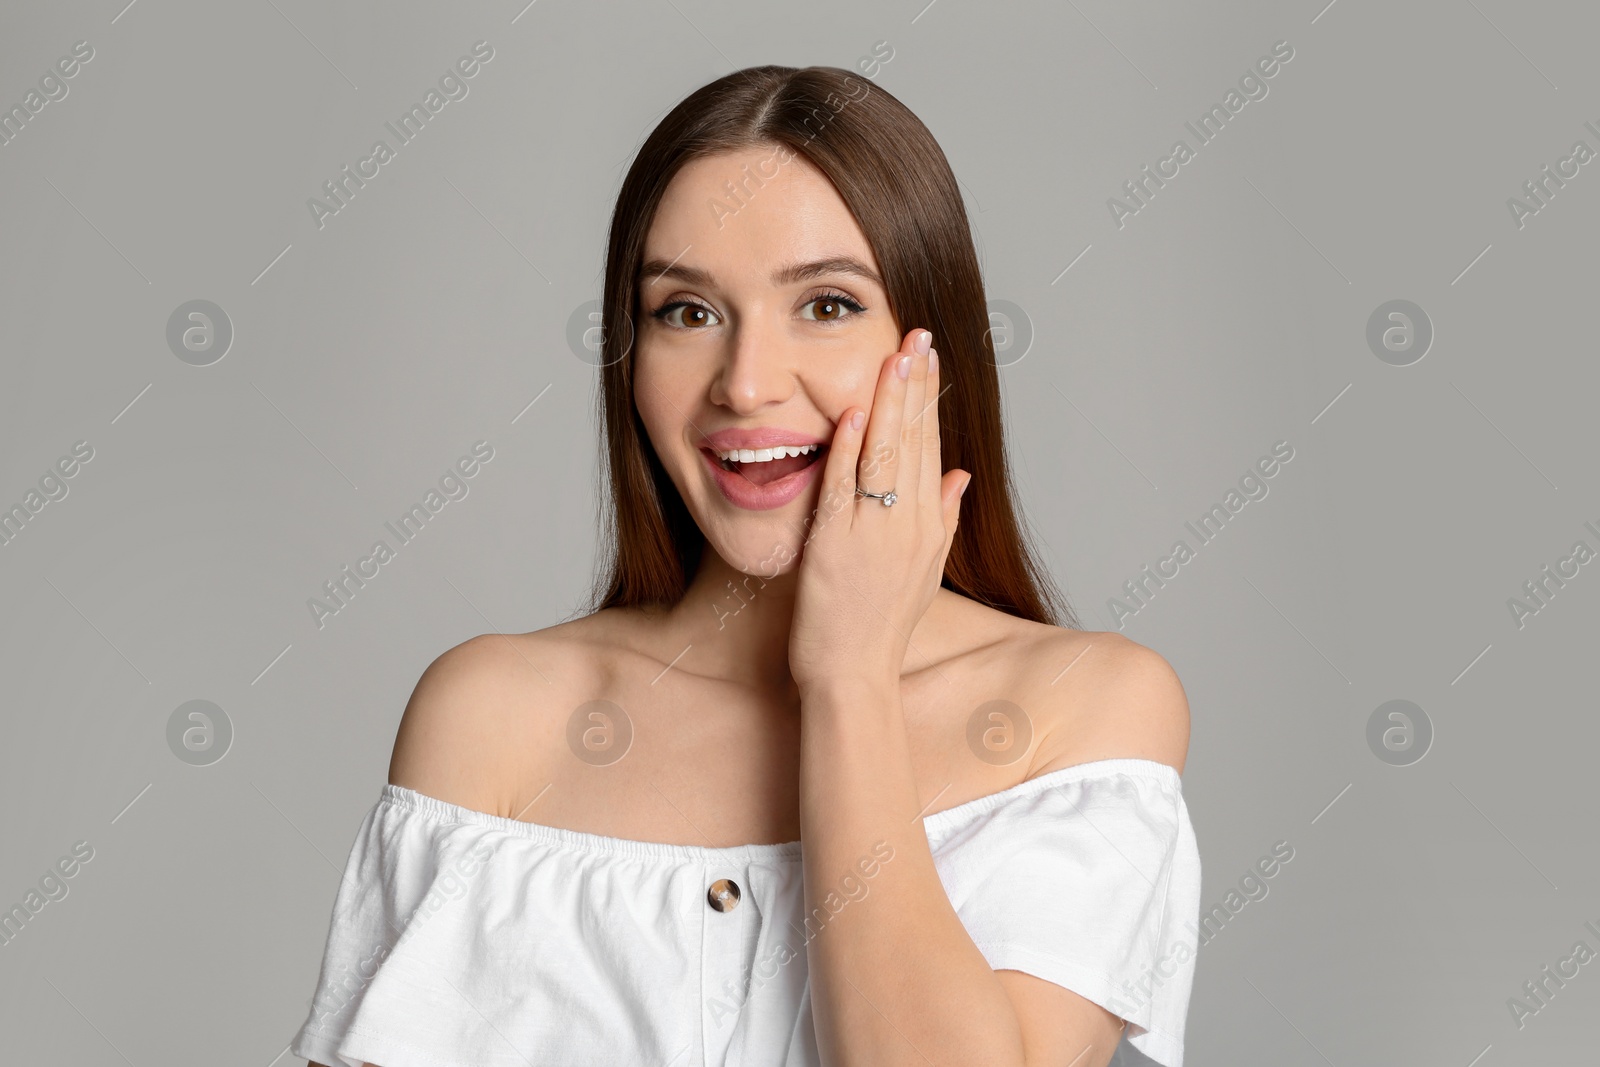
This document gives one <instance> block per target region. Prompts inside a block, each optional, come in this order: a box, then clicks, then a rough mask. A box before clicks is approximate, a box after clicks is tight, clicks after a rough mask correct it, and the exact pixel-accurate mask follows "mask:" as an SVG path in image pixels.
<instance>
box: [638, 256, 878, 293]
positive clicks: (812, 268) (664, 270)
mask: <svg viewBox="0 0 1600 1067" xmlns="http://www.w3.org/2000/svg"><path fill="white" fill-rule="evenodd" d="M829 274H850V275H854V276H855V277H858V278H864V279H866V280H867V281H869V282H872V283H873V284H874V285H876V286H878V288H880V289H882V288H885V287H884V284H883V279H882V278H880V277H878V274H877V272H876V271H874V270H873V269H872V268H871V267H868V266H867V265H866V264H865V263H863V262H861V261H860V260H859V259H856V258H854V257H853V256H830V257H829V258H827V259H817V260H812V261H811V262H809V263H791V264H789V265H788V266H787V267H780V268H778V269H777V270H775V271H773V272H772V284H773V285H793V284H795V283H796V282H803V281H809V280H811V279H812V278H821V277H823V276H825V275H829ZM647 278H648V280H649V281H652V282H653V281H657V280H659V279H662V278H676V279H678V280H679V281H681V282H683V283H684V284H686V285H696V286H704V287H706V288H711V287H712V286H714V285H715V284H716V281H715V279H714V278H713V277H712V276H711V272H710V271H708V270H705V269H703V268H701V267H691V266H687V265H685V264H683V263H679V262H677V261H676V260H672V261H668V260H665V259H651V260H647V261H646V262H645V263H644V264H642V265H641V266H640V267H639V279H640V280H641V281H644V280H646V279H647Z"/></svg>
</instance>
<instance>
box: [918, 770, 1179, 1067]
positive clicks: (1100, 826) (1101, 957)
mask: <svg viewBox="0 0 1600 1067" xmlns="http://www.w3.org/2000/svg"><path fill="white" fill-rule="evenodd" d="M1030 786H1031V787H1032V788H1029V787H1030ZM940 814H943V813H940ZM938 818H939V816H938V815H935V816H931V817H930V818H929V819H928V820H925V826H927V827H928V829H929V831H930V837H934V836H938V837H940V838H942V839H943V840H941V841H937V842H934V844H935V855H936V865H937V866H938V868H939V874H940V878H941V880H942V881H943V883H944V886H945V889H946V892H947V893H948V895H949V897H950V901H951V903H952V905H954V907H955V909H956V913H957V915H958V916H959V917H960V919H961V921H962V924H963V925H964V927H965V928H966V930H967V932H968V934H969V935H970V936H971V937H972V940H973V942H974V944H975V945H976V946H977V948H978V950H979V951H980V952H982V953H983V956H984V958H985V959H986V960H987V961H988V962H989V965H990V966H991V967H993V968H994V969H995V970H1015V971H1024V972H1026V973H1028V974H1031V975H1034V976H1036V977H1039V978H1042V979H1044V980H1046V981H1049V982H1053V983H1055V984H1056V985H1059V986H1063V987H1065V988H1067V989H1070V990H1072V991H1073V992H1075V993H1077V994H1079V995H1080V996H1083V997H1085V998H1086V999H1088V1000H1091V1001H1093V1002H1094V1003H1096V1004H1098V1005H1100V1006H1101V1007H1103V1008H1105V1009H1106V1010H1107V1011H1110V1012H1112V1013H1113V1014H1115V1015H1117V1016H1120V1017H1121V1018H1123V1019H1126V1020H1127V1022H1128V1025H1127V1029H1126V1032H1125V1037H1126V1040H1127V1042H1128V1043H1129V1044H1131V1045H1132V1046H1133V1047H1134V1048H1135V1049H1137V1050H1138V1051H1139V1052H1142V1053H1144V1054H1145V1055H1146V1056H1148V1057H1149V1058H1151V1059H1152V1060H1155V1061H1156V1062H1157V1063H1159V1064H1163V1065H1164V1067H1182V1065H1183V1031H1184V1022H1185V1019H1186V1016H1187V1014H1188V1007H1189V991H1190V987H1191V986H1192V984H1193V980H1194V969H1195V956H1196V952H1197V949H1198V943H1197V941H1196V938H1195V935H1194V930H1195V924H1196V922H1197V921H1198V919H1199V913H1200V853H1199V849H1198V847H1197V845H1196V841H1195V835H1194V828H1193V826H1192V825H1191V824H1190V821H1189V813H1188V809H1187V807H1186V806H1185V804H1184V800H1183V792H1182V785H1181V780H1180V779H1179V777H1178V773H1177V771H1176V770H1174V769H1173V768H1172V767H1169V766H1167V765H1166V764H1162V763H1156V762H1154V761H1149V760H1136V759H1124V760H1102V761H1099V762H1096V763H1089V764H1083V765H1081V766H1079V767H1069V768H1065V769H1063V770H1061V771H1057V772H1053V773H1049V774H1045V775H1041V776H1039V777H1037V778H1034V779H1030V780H1029V781H1028V782H1025V783H1023V786H1022V787H1019V788H1017V789H1013V790H1009V791H1007V793H1006V794H1001V795H999V796H998V797H997V802H996V803H993V804H991V805H987V806H984V807H983V809H982V810H981V811H980V813H979V816H978V817H977V818H972V819H964V820H961V821H958V822H957V823H955V824H954V825H953V826H952V824H949V823H946V824H943V825H941V824H938V823H935V822H934V820H937V819H938ZM929 824H933V825H929Z"/></svg>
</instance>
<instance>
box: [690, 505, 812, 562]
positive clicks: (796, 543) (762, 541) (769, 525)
mask: <svg viewBox="0 0 1600 1067" xmlns="http://www.w3.org/2000/svg"><path fill="white" fill-rule="evenodd" d="M796 503H798V501H797V502H796ZM796 514H803V513H802V512H799V511H798V509H797V511H796ZM734 524H735V525H739V526H744V527H746V528H745V529H742V530H731V529H728V528H727V526H726V525H725V526H724V527H723V529H722V530H721V531H719V533H720V536H708V537H707V538H706V547H707V548H708V549H710V550H711V551H714V552H715V553H716V554H717V555H718V556H720V557H721V558H722V560H723V561H724V562H726V563H727V564H728V566H730V567H732V568H733V569H734V570H736V571H739V572H740V573H742V574H748V575H751V576H753V577H760V578H776V577H778V576H779V575H783V574H788V573H790V572H791V571H794V570H796V569H797V568H798V567H799V566H800V556H801V553H802V552H804V551H805V533H804V532H803V531H802V529H801V528H800V526H799V523H798V522H795V523H783V522H779V521H775V520H774V519H769V520H766V521H763V520H761V519H756V518H747V519H735V520H734ZM762 531H767V532H765V533H764V532H762Z"/></svg>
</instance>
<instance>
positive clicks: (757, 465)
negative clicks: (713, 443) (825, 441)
mask: <svg viewBox="0 0 1600 1067" xmlns="http://www.w3.org/2000/svg"><path fill="white" fill-rule="evenodd" d="M706 452H707V454H708V455H710V457H711V460H712V462H714V463H716V464H717V465H718V466H720V467H721V468H722V469H723V470H725V471H728V472H730V473H732V474H737V475H740V476H741V477H743V478H744V479H745V480H746V481H748V482H750V483H751V484H753V485H770V484H771V483H773V482H775V481H777V480H779V479H780V478H787V477H788V476H789V475H791V474H794V473H796V472H797V471H803V470H805V469H806V468H807V467H809V466H811V465H812V464H813V463H815V462H817V460H818V459H819V458H821V456H822V453H823V446H822V445H793V446H787V447H782V446H780V447H776V448H771V449H765V448H764V449H760V450H757V451H751V450H749V449H746V450H744V451H743V452H741V453H740V454H739V455H740V457H741V458H739V459H733V458H732V457H731V456H728V457H727V458H719V457H718V456H717V454H716V453H715V452H712V451H710V450H709V449H707V450H706ZM745 457H748V458H745ZM763 457H770V458H763Z"/></svg>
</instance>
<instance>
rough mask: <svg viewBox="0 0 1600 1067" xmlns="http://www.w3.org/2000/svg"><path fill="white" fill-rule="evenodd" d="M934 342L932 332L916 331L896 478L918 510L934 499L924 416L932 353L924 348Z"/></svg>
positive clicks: (901, 492)
mask: <svg viewBox="0 0 1600 1067" xmlns="http://www.w3.org/2000/svg"><path fill="white" fill-rule="evenodd" d="M932 341H933V334H932V333H931V332H930V331H928V330H917V331H916V343H915V345H914V348H915V351H916V354H915V355H913V356H912V357H911V374H910V377H909V379H908V380H907V382H906V401H905V405H904V407H903V408H902V411H901V418H902V420H903V422H902V424H901V427H900V469H899V471H897V472H896V476H897V477H898V478H899V484H901V485H902V486H904V488H903V489H901V490H900V495H901V496H902V497H904V498H905V501H906V504H907V506H908V507H910V508H912V509H914V510H916V509H920V508H921V507H922V506H923V505H924V503H925V502H927V501H928V500H929V499H931V498H930V496H929V495H928V494H927V493H925V492H923V483H922V448H923V443H922V438H923V431H924V428H925V427H926V426H927V420H926V419H924V418H923V417H922V416H923V407H924V405H925V404H926V403H927V401H926V397H927V393H928V353H927V352H926V351H924V349H927V348H928V347H929V346H930V345H931V344H932Z"/></svg>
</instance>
